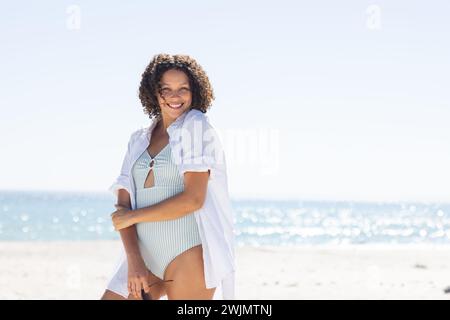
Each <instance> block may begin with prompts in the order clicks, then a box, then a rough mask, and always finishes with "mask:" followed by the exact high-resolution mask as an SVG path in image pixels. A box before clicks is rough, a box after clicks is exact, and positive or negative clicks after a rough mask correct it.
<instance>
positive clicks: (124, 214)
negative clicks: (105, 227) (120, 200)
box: [111, 204, 134, 231]
mask: <svg viewBox="0 0 450 320" xmlns="http://www.w3.org/2000/svg"><path fill="white" fill-rule="evenodd" d="M114 206H115V207H116V209H117V210H116V211H114V212H113V213H111V219H112V222H113V225H114V229H115V230H116V231H119V230H121V229H124V228H128V227H129V226H132V225H133V224H134V222H133V221H132V220H131V214H130V211H132V210H131V209H129V208H126V207H123V206H121V205H118V204H116V205H114Z"/></svg>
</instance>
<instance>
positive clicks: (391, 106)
mask: <svg viewBox="0 0 450 320" xmlns="http://www.w3.org/2000/svg"><path fill="white" fill-rule="evenodd" d="M449 14H450V2H448V1H430V2H425V1H404V0H397V1H356V0H355V1H339V2H337V1H331V0H330V1H323V0H322V1H320V0H319V1H308V2H306V1H285V0H280V1H261V0H258V1H253V0H251V1H188V2H187V1H178V0H174V1H170V2H169V3H168V2H166V1H127V2H125V1H58V2H55V1H40V2H39V3H38V2H29V1H9V2H8V3H6V2H3V3H2V10H1V13H0V15H1V17H0V18H1V19H0V40H1V50H0V88H1V91H0V110H1V112H0V145H1V155H2V156H1V158H0V190H52V191H89V192H91V191H92V192H107V189H108V187H109V186H110V185H111V183H112V182H113V181H114V179H115V177H116V176H117V175H118V173H119V169H120V165H121V162H122V159H123V156H124V153H125V151H126V146H127V142H128V138H129V136H130V134H131V133H132V132H133V131H135V130H136V129H138V128H140V127H142V126H145V125H148V124H149V123H150V119H149V118H148V116H147V115H145V114H144V113H143V111H142V106H141V104H140V101H139V98H138V88H139V83H140V78H141V75H142V72H143V71H144V69H145V67H146V66H147V64H148V63H149V62H150V60H151V59H152V57H153V56H154V55H155V54H158V53H163V52H164V53H169V54H177V53H179V54H188V55H190V56H192V57H193V58H195V59H196V60H197V61H198V62H199V64H200V65H201V66H202V67H203V68H204V69H205V71H206V72H207V74H208V76H209V78H210V81H211V83H212V86H213V88H214V93H215V96H216V99H215V101H214V103H213V105H212V107H211V109H210V110H209V111H208V113H207V115H208V117H209V119H210V121H211V123H212V124H213V126H215V127H216V129H217V131H218V132H219V135H220V136H221V139H222V142H223V145H224V148H225V155H226V157H227V173H228V179H229V191H230V194H231V196H232V197H233V198H263V199H300V200H353V201H439V202H450V169H449V163H450V126H449V122H450V90H449V87H450V86H449V85H450V61H449V59H450V58H449V57H450V44H449V42H450V40H449V37H448V33H449V31H450V19H448V16H449Z"/></svg>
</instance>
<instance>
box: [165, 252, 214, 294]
mask: <svg viewBox="0 0 450 320" xmlns="http://www.w3.org/2000/svg"><path fill="white" fill-rule="evenodd" d="M169 279H172V280H173V281H171V282H165V283H164V286H165V291H166V293H167V298H168V300H181V299H185V300H211V299H212V298H213V296H214V292H215V290H216V288H212V289H207V288H206V283H205V274H204V267H203V254H202V246H201V245H198V246H195V247H193V248H190V249H189V250H186V251H184V252H183V253H181V254H180V255H178V256H177V257H175V259H174V260H172V261H171V262H170V264H169V265H168V266H167V269H166V271H165V274H164V280H169Z"/></svg>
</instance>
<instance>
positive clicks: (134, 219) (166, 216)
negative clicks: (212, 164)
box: [112, 170, 210, 234]
mask: <svg viewBox="0 0 450 320" xmlns="http://www.w3.org/2000/svg"><path fill="white" fill-rule="evenodd" d="M209 174H210V173H209V170H208V171H205V172H185V173H184V191H183V192H180V193H178V194H176V195H175V196H173V197H170V198H167V199H165V200H163V201H161V202H158V203H157V204H154V205H151V206H148V207H145V208H140V209H136V210H128V209H119V210H117V211H116V212H114V213H113V214H112V220H113V223H114V227H115V229H116V230H123V229H128V228H130V226H133V225H134V224H136V223H140V222H155V221H164V220H173V219H177V218H181V217H183V216H185V215H186V214H189V213H192V212H194V211H196V210H198V209H200V208H201V207H202V206H203V203H204V202H205V197H206V190H207V186H208V179H209ZM121 234H122V233H121Z"/></svg>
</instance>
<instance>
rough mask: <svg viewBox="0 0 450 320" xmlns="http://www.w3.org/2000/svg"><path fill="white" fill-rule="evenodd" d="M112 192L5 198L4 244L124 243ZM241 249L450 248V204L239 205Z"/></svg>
mask: <svg viewBox="0 0 450 320" xmlns="http://www.w3.org/2000/svg"><path fill="white" fill-rule="evenodd" d="M114 200H115V199H114V198H113V196H112V195H110V194H80V193H39V192H26V193H25V192H23V193H20V192H1V193H0V240H43V241H47V240H48V241H50V240H93V239H104V240H108V239H115V240H118V239H119V234H118V233H117V232H116V231H115V230H114V228H113V226H112V224H111V220H110V214H111V213H112V212H113V211H115V209H114V207H113V204H114V202H115V201H114ZM233 209H234V222H235V233H236V240H237V244H238V245H253V246H260V245H295V244H365V243H442V244H444V243H445V244H449V243H450V205H449V204H433V203H381V202H374V203H357V202H318V201H268V200H266V201H260V200H247V201H246V200H240V201H233Z"/></svg>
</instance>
